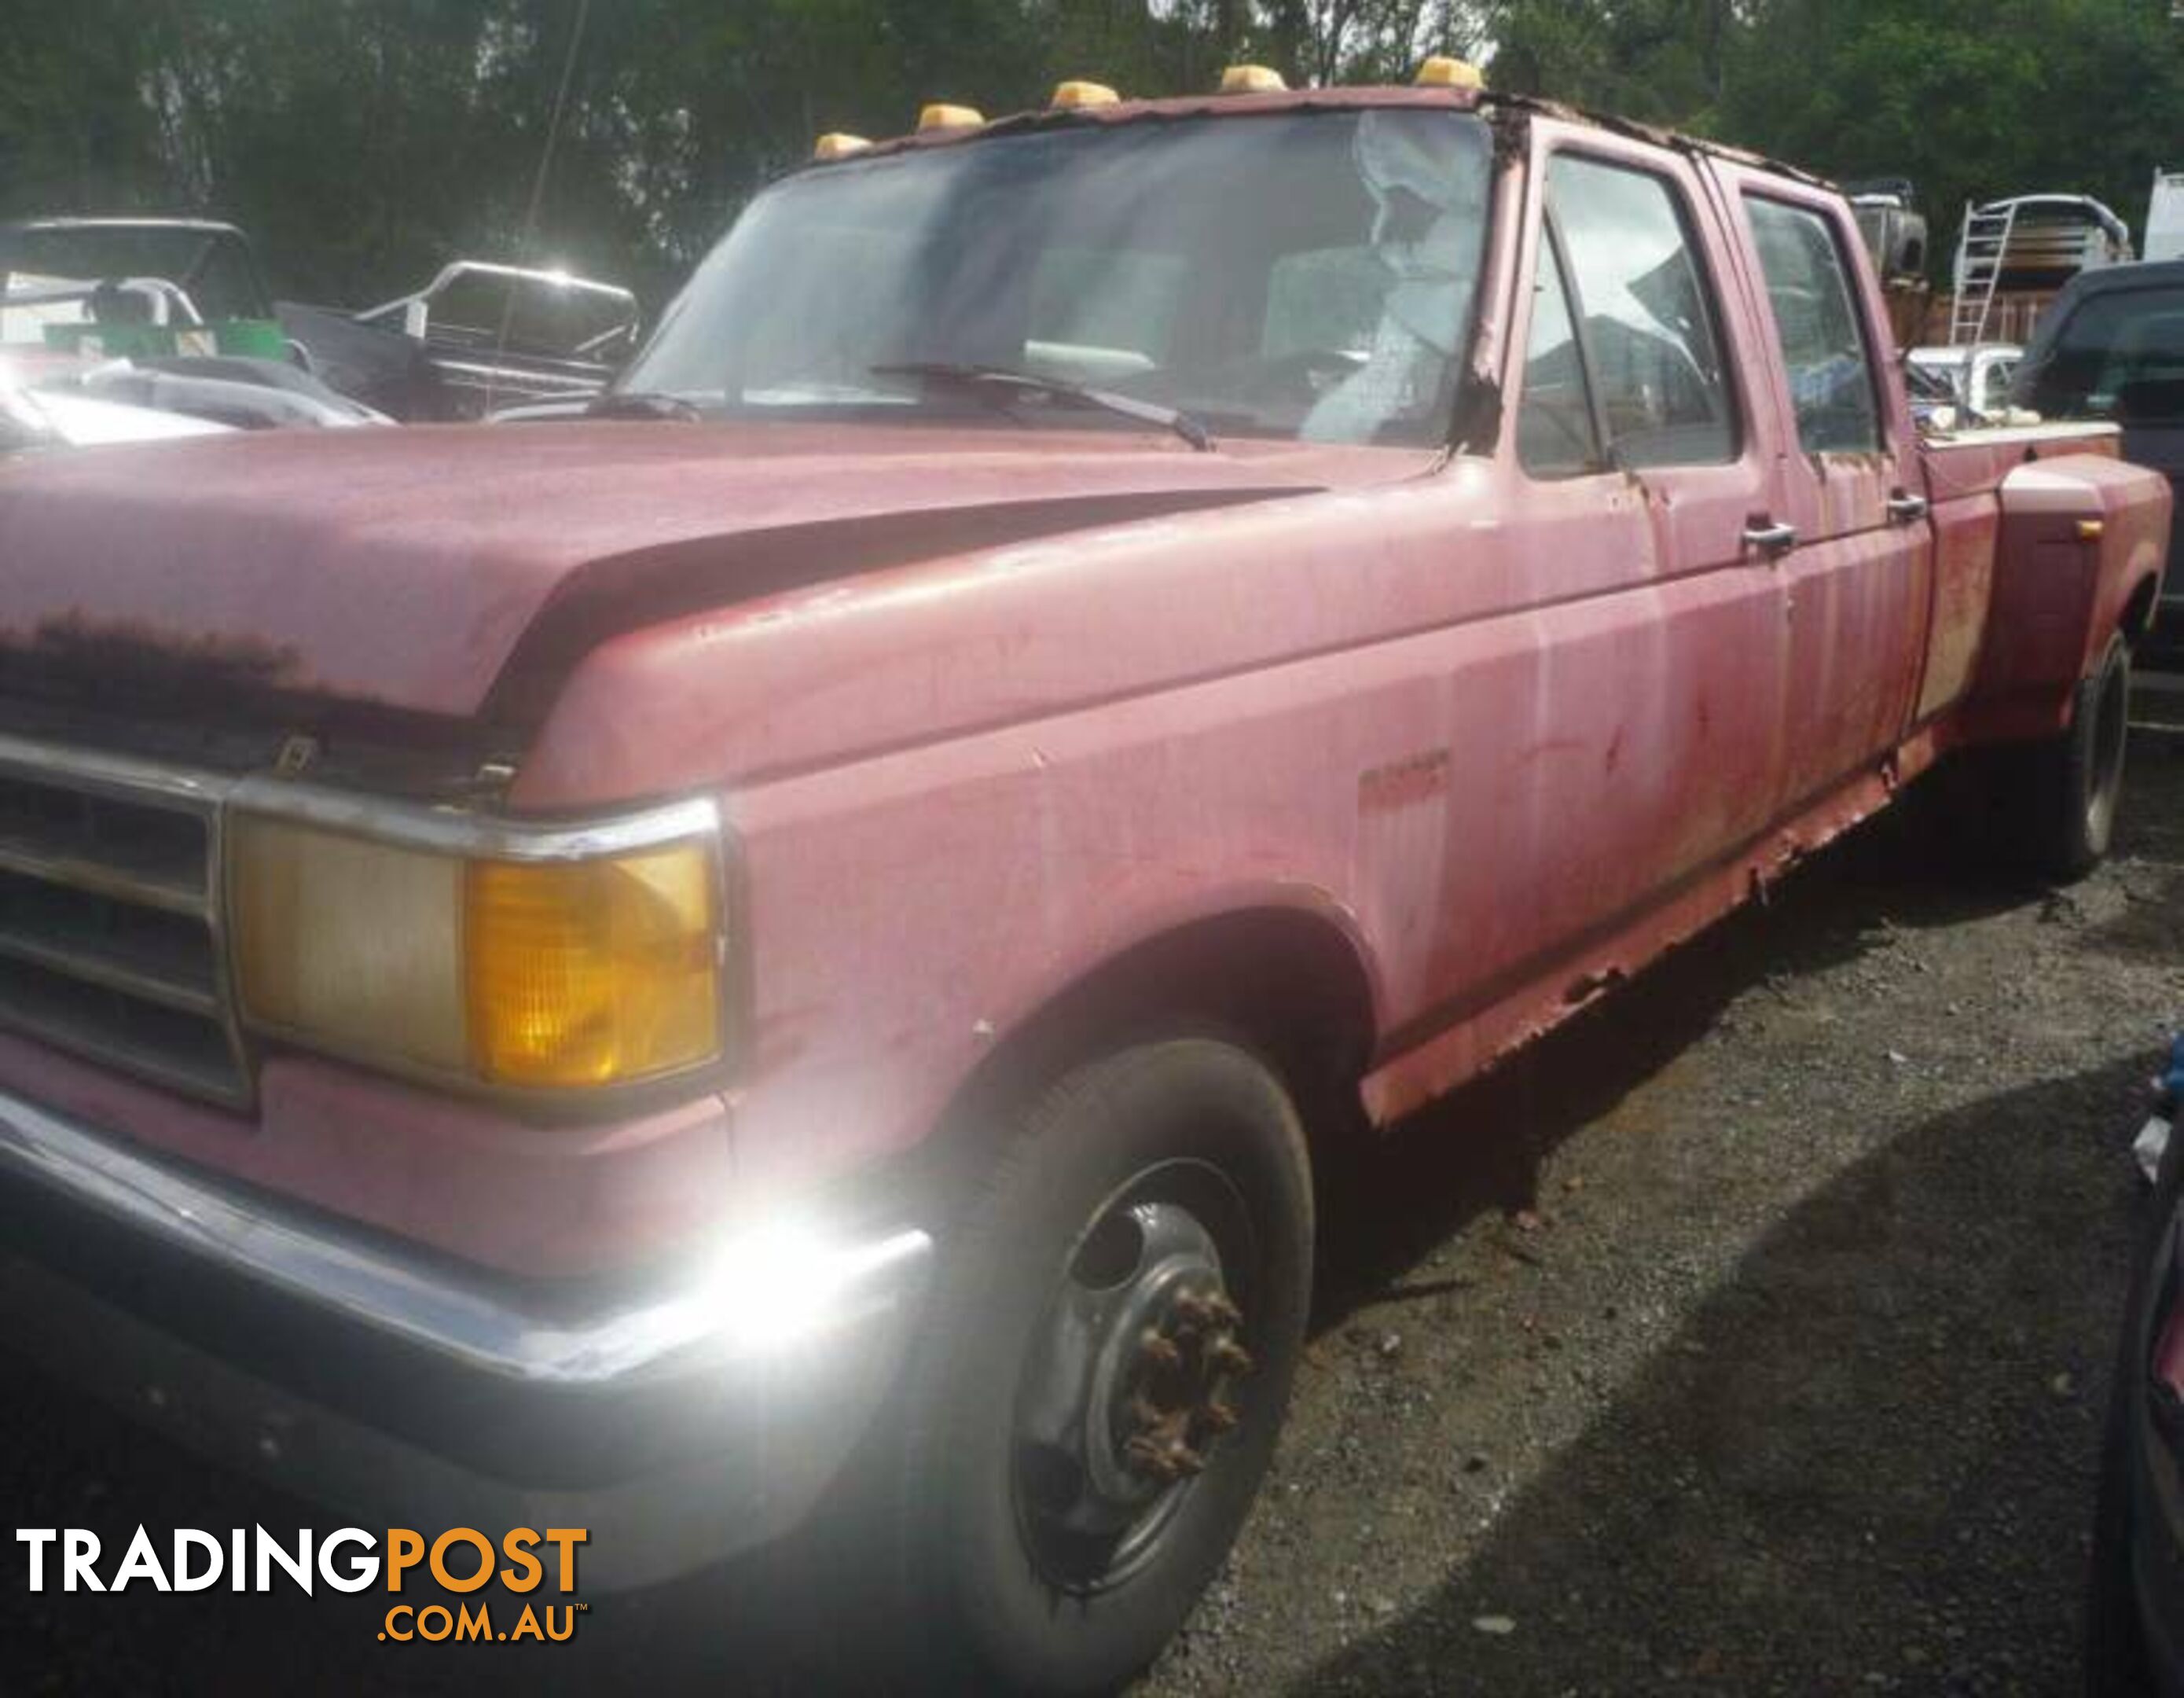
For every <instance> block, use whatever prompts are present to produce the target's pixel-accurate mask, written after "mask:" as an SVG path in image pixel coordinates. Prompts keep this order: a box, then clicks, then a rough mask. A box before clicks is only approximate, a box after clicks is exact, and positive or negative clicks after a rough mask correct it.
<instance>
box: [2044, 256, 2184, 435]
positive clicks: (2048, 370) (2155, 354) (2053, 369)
mask: <svg viewBox="0 0 2184 1698" xmlns="http://www.w3.org/2000/svg"><path fill="white" fill-rule="evenodd" d="M2017 383H2018V388H2019V390H2020V394H2021V395H2022V397H2023V399H2024V400H2025V404H2026V405H2029V406H2031V407H2032V408H2034V409H2036V411H2038V412H2040V413H2041V414H2042V416H2045V417H2048V418H2051V419H2109V420H2113V421H2114V422H2116V423H2118V424H2124V425H2177V424H2184V289H2180V288H2154V289H2117V290H2114V291H2105V292H2103V293H2099V294H2096V295H2094V296H2092V298H2091V299H2088V300H2087V302H2086V304H2084V305H2083V306H2081V307H2080V308H2079V309H2078V310H2077V311H2076V312H2075V313H2073V314H2072V315H2071V316H2070V321H2069V322H2068V323H2066V324H2064V326H2063V328H2062V332H2061V333H2060V334H2059V336H2057V338H2055V342H2054V345H2053V347H2052V348H2050V349H2048V354H2047V356H2046V358H2044V359H2043V360H2041V361H2040V363H2039V364H2038V365H2037V366H2031V365H2028V366H2025V368H2024V369H2022V370H2021V371H2020V372H2019V374H2018V379H2017Z"/></svg>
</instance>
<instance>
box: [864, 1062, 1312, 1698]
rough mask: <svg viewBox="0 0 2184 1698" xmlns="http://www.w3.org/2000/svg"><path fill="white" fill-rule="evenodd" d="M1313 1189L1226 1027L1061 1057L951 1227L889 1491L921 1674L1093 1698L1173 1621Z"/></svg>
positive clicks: (1215, 1503) (1279, 1317) (1303, 1244)
mask: <svg viewBox="0 0 2184 1698" xmlns="http://www.w3.org/2000/svg"><path fill="white" fill-rule="evenodd" d="M943 1254H944V1257H945V1259H946V1260H945V1261H944V1265H943V1267H942V1270H941V1271H940V1274H939V1279H938V1281H937V1282H936V1286H935V1289H934V1291H933V1301H932V1306H931V1309H930V1310H929V1313H930V1315H931V1321H930V1323H929V1324H928V1327H927V1330H926V1334H925V1339H924V1343H923V1345H922V1349H921V1350H920V1351H919V1353H918V1360H917V1363H916V1365H915V1366H914V1369H913V1371H912V1376H911V1387H910V1391H911V1406H910V1410H909V1419H908V1421H907V1423H906V1429H905V1447H904V1452H903V1455H902V1458H901V1463H900V1475H899V1483H898V1491H899V1499H898V1510H899V1525H898V1533H899V1551H900V1556H899V1558H898V1575H899V1579H900V1587H899V1591H900V1594H901V1595H902V1599H903V1601H904V1602H905V1604H906V1606H907V1607H908V1610H909V1612H910V1613H909V1615H908V1617H907V1619H908V1620H909V1622H910V1623H911V1624H912V1628H913V1631H914V1632H915V1633H916V1634H917V1638H918V1639H920V1640H921V1641H922V1645H923V1648H924V1650H925V1651H926V1652H927V1656H926V1657H925V1659H924V1661H925V1662H927V1663H928V1665H929V1666H930V1668H931V1672H932V1673H933V1674H934V1675H935V1677H936V1678H935V1684H936V1685H941V1684H944V1685H946V1686H948V1687H950V1688H953V1689H957V1690H993V1689H995V1688H1001V1689H1017V1690H1037V1691H1042V1692H1097V1691H1102V1690H1108V1689H1110V1688H1112V1687H1113V1686H1115V1685H1117V1684H1120V1683H1121V1682H1123V1680H1126V1679H1127V1678H1129V1676H1131V1675H1132V1674H1134V1673H1136V1672H1137V1671H1139V1669H1141V1668H1143V1667H1145V1665H1146V1664H1147V1663H1149V1662H1151V1660H1152V1659H1153V1657H1154V1656H1156V1655H1157V1654H1158V1652H1159V1651H1160V1650H1161V1648H1162V1645H1165V1644H1166V1643H1167V1640H1168V1639H1169V1637H1170V1636H1171V1635H1172V1634H1173V1633H1174V1632H1175V1630H1176V1628H1178V1627H1179V1626H1180V1625H1181V1624H1182V1622H1183V1620H1184V1617H1185V1616H1186V1615H1187V1614H1188V1613H1189V1612H1190V1608H1191V1606H1193V1604H1194V1603H1195V1601H1196V1600H1197V1597H1198V1595H1199V1594H1200V1592H1201V1590H1203V1589H1204V1588H1205V1586H1206V1583H1207V1582H1208V1581H1210V1580H1211V1579H1212V1577H1213V1575H1214V1572H1216V1570H1217V1568H1218V1567H1219V1566H1220V1564H1221V1561H1222V1560H1223V1557H1224V1556H1226V1555H1227V1553H1228V1551H1229V1546H1230V1545H1231V1544H1232V1543H1233V1542H1234V1539H1235V1537H1236V1533H1237V1532H1238V1530H1239V1528H1240V1527H1241V1526H1242V1524H1243V1521H1244V1517H1245V1513H1246V1512H1247V1511H1249V1509H1250V1507H1251V1501H1252V1499H1253V1497H1254V1495H1255V1494H1256V1492H1257V1489H1258V1487H1259V1484H1260V1482H1261V1480H1262V1478H1263V1477H1264V1475H1265V1473H1266V1471H1267V1467H1268V1463H1269V1461H1270V1460H1271V1458H1272V1455H1273V1446H1274V1440H1275V1437H1276V1434H1277V1433H1278V1431H1279V1426H1280V1422H1281V1418H1282V1415H1283V1413H1284V1408H1285V1406H1286V1405H1287V1402H1288V1398H1289V1390H1290V1381H1291V1378H1292V1377H1293V1376H1294V1374H1295V1366H1296V1360H1297V1357H1298V1354H1299V1352H1300V1350H1301V1348H1302V1343H1303V1337H1304V1329H1305V1321H1306V1318H1307V1309H1308V1304H1309V1300H1310V1293H1311V1284H1312V1185H1311V1176H1310V1171H1309V1167H1308V1164H1307V1157H1306V1153H1305V1146H1304V1139H1303V1134H1302V1129H1301V1126H1300V1125H1299V1123H1298V1119H1297V1114H1296V1111H1295V1108H1294V1106H1293V1105H1292V1104H1291V1103H1290V1098H1289V1097H1288V1095H1287V1093H1286V1092H1284V1089H1283V1087H1282V1086H1281V1084H1280V1081H1279V1080H1278V1079H1277V1078H1276V1077H1275V1075H1273V1072H1272V1071H1271V1070H1269V1069H1268V1067H1267V1066H1266V1065H1265V1064H1263V1063H1262V1062H1261V1061H1259V1060H1258V1059H1257V1058H1256V1057H1254V1056H1253V1055H1251V1053H1248V1052H1246V1051H1245V1050H1243V1049H1241V1048H1240V1047H1236V1046H1235V1045H1234V1044H1230V1043H1226V1042H1218V1041H1215V1040H1212V1039H1206V1038H1196V1037H1193V1038H1184V1039H1177V1040H1173V1041H1168V1042H1156V1043H1150V1044H1145V1045H1141V1046H1138V1047H1131V1048H1128V1049H1123V1050H1121V1051H1118V1052H1117V1053H1113V1054H1112V1055H1110V1056H1107V1057H1106V1058H1102V1059H1100V1060H1098V1061H1095V1062H1092V1063H1090V1064H1087V1065H1084V1066H1082V1067H1080V1068H1078V1069H1077V1070H1074V1071H1073V1072H1071V1073H1070V1074H1068V1075H1067V1076H1065V1077H1064V1078H1062V1079H1061V1081H1059V1082H1057V1083H1056V1084H1055V1085H1054V1086H1051V1087H1050V1089H1048V1090H1047V1091H1045V1092H1044V1093H1042V1094H1040V1095H1039V1097H1038V1098H1036V1099H1035V1100H1034V1101H1033V1102H1032V1103H1030V1104H1029V1105H1028V1107H1027V1108H1026V1109H1023V1110H1022V1112H1020V1113H1019V1114H1017V1115H1015V1116H1014V1117H1012V1124H1011V1125H1010V1126H1009V1127H1008V1128H1007V1129H1006V1143H1005V1147H1004V1148H1003V1149H1002V1150H1001V1152H1000V1155H999V1157H998V1159H996V1160H995V1163H994V1164H993V1165H992V1167H991V1169H990V1171H989V1176H988V1177H987V1178H986V1180H985V1181H984V1183H983V1187H982V1188H981V1190H980V1192H979V1193H978V1196H977V1197H976V1198H975V1200H974V1201H973V1202H972V1204H971V1205H970V1206H969V1208H968V1209H967V1210H966V1211H965V1213H964V1214H963V1215H962V1217H961V1219H960V1220H958V1222H957V1223H956V1226H954V1227H953V1228H952V1230H951V1231H950V1235H949V1239H948V1242H947V1243H945V1244H944V1248H943Z"/></svg>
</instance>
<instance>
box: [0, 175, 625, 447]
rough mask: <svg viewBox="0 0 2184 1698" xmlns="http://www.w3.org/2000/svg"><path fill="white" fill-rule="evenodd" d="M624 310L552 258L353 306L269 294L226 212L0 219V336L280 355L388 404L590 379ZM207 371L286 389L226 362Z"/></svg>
mask: <svg viewBox="0 0 2184 1698" xmlns="http://www.w3.org/2000/svg"><path fill="white" fill-rule="evenodd" d="M637 329H638V308H637V299H636V297H635V296H633V295H632V294H631V293H630V292H629V291H628V290H627V289H624V288H619V287H617V286H616V285H614V284H611V283H602V282H593V280H591V279H589V278H586V277H578V276H571V275H570V274H569V273H567V272H565V271H547V270H542V269H538V268H535V267H527V266H519V265H491V264H487V263H484V262H482V261H478V260H456V261H454V263H452V264H450V265H445V266H443V267H442V268H441V270H440V271H439V272H438V273H437V275H436V276H434V277H433V279H432V282H429V283H427V284H426V286H425V287H424V288H421V289H418V290H415V291H414V292H412V293H409V294H406V295H403V296H400V297H398V298H397V299H393V300H391V301H388V302H386V303H385V304H382V305H379V306H376V307H372V308H370V309H368V310H365V311H363V312H357V313H351V312H348V311H346V310H341V309H337V308H331V307H320V306H309V305H304V304H301V303H298V302H293V301H281V302H277V303H276V301H275V300H274V299H273V297H272V295H271V293H270V291H269V290H268V289H267V288H266V285H265V277H264V275H263V273H262V272H261V271H260V270H259V265H258V260H257V257H256V255H255V254H254V253H253V250H252V249H251V246H250V243H249V239H248V237H246V236H244V234H243V233H242V231H240V230H238V229H237V228H236V227H235V226H233V225H231V224H223V223H220V222H218V221H214V220H210V219H192V218H47V219H35V220H25V221H17V222H14V223H11V224H4V225H0V344H16V345H17V346H18V347H25V346H29V347H37V348H42V349H46V350H47V351H48V352H52V353H55V354H64V355H78V356H81V357H83V358H86V359H93V360H95V359H111V358H129V359H132V360H137V361H139V362H140V363H141V362H142V361H145V360H165V361H169V362H171V361H174V360H178V359H196V358H206V357H210V356H214V355H220V356H227V357H229V358H231V359H250V360H266V361H274V362H284V361H285V362H287V363H290V364H292V365H295V366H300V367H302V368H303V369H304V370H305V371H309V372H310V373H311V374H312V375H313V376H314V377H317V378H319V379H320V380H321V381H322V383H324V385H325V386H326V388H331V389H332V390H334V391H337V392H338V393H339V394H343V395H346V396H348V397H349V398H350V399H353V400H355V401H358V402H360V403H362V404H364V405H366V406H368V407H370V409H371V410H372V411H375V412H377V413H380V414H383V415H385V416H388V417H391V418H397V419H403V420H429V419H468V418H476V417H478V416H482V414H483V413H485V412H486V411H488V410H489V409H490V407H491V406H492V405H494V404H496V403H497V402H499V401H506V402H510V403H522V402H526V401H537V400H549V399H560V398H576V399H582V398H584V397H588V396H589V395H592V394H597V393H598V392H599V389H601V388H604V386H605V384H606V383H607V380H608V379H609V378H610V377H612V376H613V374H614V371H615V369H616V366H617V365H618V364H619V363H620V361H621V360H622V359H623V358H625V357H626V356H627V354H628V353H629V351H630V349H632V347H633V346H634V345H635V344H636V339H637ZM166 369H168V370H169V371H170V372H174V371H176V368H175V367H174V366H172V365H171V364H170V365H169V366H167V368H166ZM221 376H222V379H223V381H226V382H229V383H237V382H253V381H259V380H260V379H261V378H264V379H267V380H268V381H271V382H273V383H274V384H275V385H276V387H287V388H295V386H294V385H292V384H289V385H283V384H281V382H280V380H279V378H278V377H277V376H270V377H269V374H267V373H265V372H264V371H254V372H253V371H245V370H244V369H242V368H239V367H237V366H230V367H229V368H228V369H227V370H226V372H225V373H223V374H221ZM268 405H270V406H273V407H276V408H277V407H278V406H280V405H282V404H281V403H280V402H279V401H277V400H276V401H274V402H270V403H268Z"/></svg>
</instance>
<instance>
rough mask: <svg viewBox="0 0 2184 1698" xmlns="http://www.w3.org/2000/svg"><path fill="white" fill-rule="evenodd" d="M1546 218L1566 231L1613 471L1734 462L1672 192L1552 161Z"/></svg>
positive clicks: (1698, 286) (1703, 309) (1572, 284)
mask: <svg viewBox="0 0 2184 1698" xmlns="http://www.w3.org/2000/svg"><path fill="white" fill-rule="evenodd" d="M1547 212H1548V215H1549V217H1551V218H1552V219H1553V220H1554V221H1555V222H1556V223H1557V226H1559V227H1560V230H1561V232H1562V238H1563V252H1564V254H1566V255H1567V256H1568V261H1569V273H1570V274H1569V276H1568V279H1567V282H1568V286H1569V291H1570V298H1571V301H1572V303H1573V305H1574V309H1575V311H1576V314H1577V321H1578V328H1579V331H1580V336H1579V340H1580V343H1581V344H1582V346H1583V348H1584V350H1585V360H1586V363H1587V365H1588V366H1590V368H1591V377H1592V383H1593V387H1594V389H1595V390H1596V393H1597V395H1598V399H1599V403H1600V411H1601V414H1602V417H1603V418H1604V420H1605V421H1606V423H1607V433H1608V447H1609V450H1610V452H1611V453H1612V455H1613V458H1614V461H1615V463H1616V464H1617V465H1619V466H1630V467H1634V468H1635V467H1642V466H1701V465H1717V464H1719V463H1721V462H1723V461H1730V460H1734V459H1736V452H1737V448H1736V410H1735V408H1734V406H1733V405H1731V403H1730V394H1729V381H1728V377H1727V374H1726V367H1725V364H1724V360H1723V358H1722V349H1721V338H1720V335H1719V332H1718V331H1717V330H1716V328H1715V319H1714V315H1713V310H1712V304H1711V302H1710V301H1709V299H1708V290H1707V286H1706V283H1705V281H1704V279H1703V278H1702V276H1701V274H1700V271H1699V263H1698V260H1697V254H1695V253H1694V251H1693V244H1692V242H1691V232H1690V230H1689V228H1688V227H1687V226H1686V225H1685V220H1684V216H1683V214H1682V212H1681V210H1680V209H1679V206H1678V204H1677V198H1676V194H1675V191H1674V189H1673V188H1672V187H1670V186H1669V183H1668V182H1666V181H1665V180H1664V179H1663V178H1661V177H1658V176H1653V175H1652V173H1650V172H1647V171H1641V170H1630V169H1627V168H1625V167H1624V166H1620V165H1605V164H1602V163H1601V162H1600V161H1598V160H1596V159H1582V158H1579V157H1577V156H1575V155H1572V154H1557V155H1556V156H1555V158H1554V159H1553V160H1552V162H1551V163H1550V164H1549V165H1548V167H1547Z"/></svg>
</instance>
